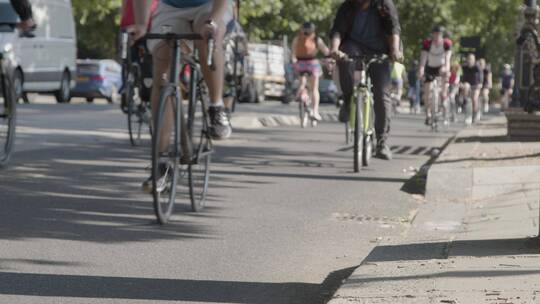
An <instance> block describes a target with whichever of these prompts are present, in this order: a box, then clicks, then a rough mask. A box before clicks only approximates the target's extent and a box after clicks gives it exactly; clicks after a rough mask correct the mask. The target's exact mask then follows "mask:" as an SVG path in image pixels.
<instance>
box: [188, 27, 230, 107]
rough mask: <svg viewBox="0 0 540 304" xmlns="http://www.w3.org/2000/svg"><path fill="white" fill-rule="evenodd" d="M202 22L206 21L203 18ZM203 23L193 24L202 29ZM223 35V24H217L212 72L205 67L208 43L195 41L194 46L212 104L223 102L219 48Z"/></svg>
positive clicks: (222, 69) (221, 65)
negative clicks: (197, 52)
mask: <svg viewBox="0 0 540 304" xmlns="http://www.w3.org/2000/svg"><path fill="white" fill-rule="evenodd" d="M203 20H206V19H204V18H203ZM204 22H205V21H202V20H201V22H199V23H197V24H195V28H203V26H204ZM224 35H225V24H223V22H221V21H219V22H218V29H217V32H216V33H215V35H214V37H213V38H214V41H215V48H214V67H215V69H214V70H212V69H210V68H209V67H208V65H207V60H206V59H207V58H208V55H207V53H208V50H207V48H208V43H207V42H206V41H197V42H196V43H195V45H196V46H197V49H198V50H199V54H200V61H201V67H202V73H203V77H204V79H205V81H206V85H207V86H208V91H209V93H210V101H211V102H212V103H213V104H218V103H220V102H221V101H222V100H223V81H224V79H223V75H224V65H225V57H224V51H223V48H222V47H220V46H221V45H223V36H224Z"/></svg>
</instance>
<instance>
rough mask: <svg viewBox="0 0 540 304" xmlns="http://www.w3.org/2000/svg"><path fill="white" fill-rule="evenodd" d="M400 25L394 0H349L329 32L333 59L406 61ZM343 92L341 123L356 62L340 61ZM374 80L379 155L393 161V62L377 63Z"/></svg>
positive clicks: (372, 72) (344, 119) (346, 115)
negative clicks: (365, 57) (390, 141)
mask: <svg viewBox="0 0 540 304" xmlns="http://www.w3.org/2000/svg"><path fill="white" fill-rule="evenodd" d="M400 34H401V26H400V24H399V16H398V11H397V8H396V6H395V4H394V1H392V0H347V1H345V2H344V3H343V4H342V5H341V6H340V8H339V10H338V12H337V15H336V18H335V20H334V24H333V27H332V30H331V33H330V38H331V39H332V47H331V51H332V54H333V56H334V57H336V58H338V59H339V58H343V56H344V55H345V54H346V55H350V56H358V55H368V56H370V55H383V54H386V55H389V56H390V58H391V59H392V60H393V61H400V60H401V59H402V58H403V54H402V51H401V39H400ZM338 64H339V73H340V75H339V76H340V77H339V78H340V83H341V86H340V87H341V89H342V90H343V97H344V100H345V102H344V104H343V106H342V107H341V109H340V113H339V120H340V121H341V122H344V123H346V122H348V121H349V112H350V105H351V103H350V100H351V99H352V96H353V94H354V72H355V66H354V63H351V62H349V61H346V60H341V61H339V63H338ZM368 73H369V75H370V77H371V79H372V81H373V95H374V102H375V106H374V110H375V133H376V136H377V151H376V156H377V157H379V158H382V159H385V160H390V159H392V152H391V151H390V148H389V147H388V145H387V140H388V134H389V132H390V122H391V116H392V98H391V96H390V94H391V87H392V83H391V79H390V62H388V61H385V62H383V63H374V64H373V65H372V66H371V68H370V70H369V71H368Z"/></svg>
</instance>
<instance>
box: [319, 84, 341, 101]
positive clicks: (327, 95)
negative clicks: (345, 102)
mask: <svg viewBox="0 0 540 304" xmlns="http://www.w3.org/2000/svg"><path fill="white" fill-rule="evenodd" d="M319 93H320V95H321V103H332V104H337V103H338V101H339V98H340V97H341V96H339V95H340V94H339V91H338V87H337V86H336V84H335V83H334V81H333V80H332V79H325V78H323V79H321V80H320V81H319Z"/></svg>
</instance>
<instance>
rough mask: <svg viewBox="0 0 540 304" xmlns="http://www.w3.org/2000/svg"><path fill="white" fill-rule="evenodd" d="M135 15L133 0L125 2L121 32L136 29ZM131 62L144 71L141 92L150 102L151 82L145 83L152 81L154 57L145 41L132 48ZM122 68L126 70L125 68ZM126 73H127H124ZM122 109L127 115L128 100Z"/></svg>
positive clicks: (150, 21) (153, 6)
mask: <svg viewBox="0 0 540 304" xmlns="http://www.w3.org/2000/svg"><path fill="white" fill-rule="evenodd" d="M158 3H159V0H152V4H151V8H150V10H151V12H152V13H154V12H155V11H156V9H157V5H158ZM151 23H152V19H151V18H150V19H149V20H148V29H150V26H151ZM135 26H136V25H135V14H134V11H133V0H123V1H122V8H121V19H120V31H121V32H131V31H133V30H134V28H135ZM130 52H131V60H132V61H133V62H134V63H137V64H138V65H139V66H140V68H141V71H142V76H143V77H142V79H141V82H142V83H140V84H139V85H140V89H141V91H140V92H139V93H140V95H141V97H142V100H143V101H150V90H151V82H148V81H145V80H146V79H148V80H150V79H151V78H152V56H151V55H150V54H149V53H148V51H147V48H146V41H144V39H138V40H137V41H135V42H134V43H133V45H132V46H131V48H130ZM122 68H126V67H125V66H123V67H122ZM123 72H125V71H123ZM124 85H125V84H122V88H120V90H119V91H120V92H122V91H123V90H124V87H123V86H124ZM120 107H121V109H122V110H123V111H124V112H126V113H127V100H126V99H125V98H122V102H121V105H120Z"/></svg>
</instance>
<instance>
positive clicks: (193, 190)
mask: <svg viewBox="0 0 540 304" xmlns="http://www.w3.org/2000/svg"><path fill="white" fill-rule="evenodd" d="M194 76H195V77H194ZM196 76H197V75H196V72H193V73H192V83H191V89H190V102H189V114H188V119H187V131H188V136H187V137H188V139H189V142H190V144H191V146H190V150H191V151H190V152H191V157H190V162H189V166H188V178H189V196H190V199H191V209H192V211H193V212H199V211H202V210H203V209H204V207H205V205H206V194H207V192H208V184H209V180H210V162H211V156H212V153H213V147H212V140H211V138H210V133H209V125H210V124H209V118H208V113H207V111H206V109H207V104H208V102H207V101H208V100H207V98H206V95H205V94H203V92H202V90H201V87H200V86H199V85H198V84H197V83H195V82H196V79H197V77H196Z"/></svg>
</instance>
